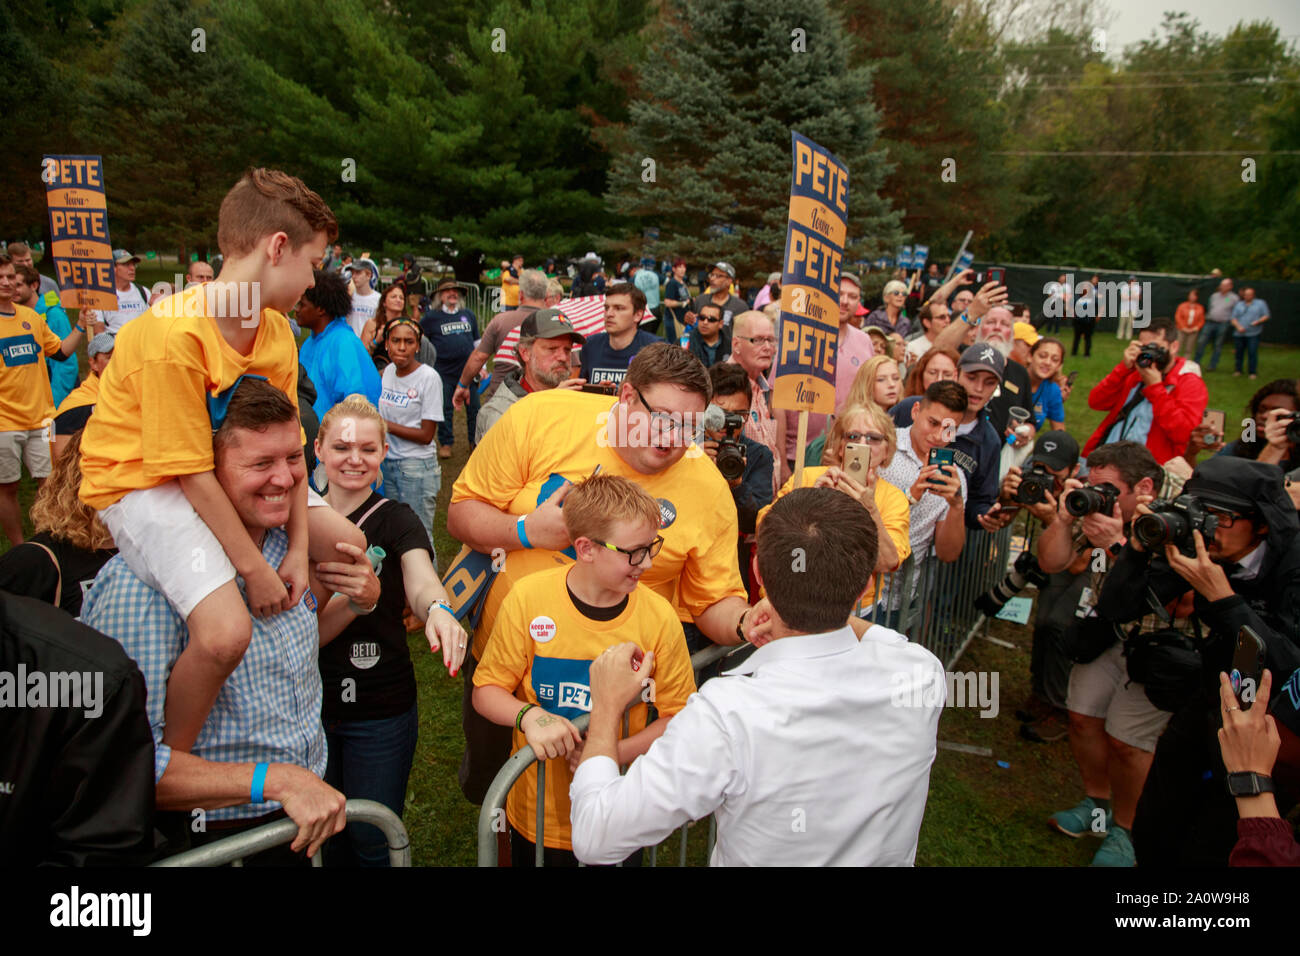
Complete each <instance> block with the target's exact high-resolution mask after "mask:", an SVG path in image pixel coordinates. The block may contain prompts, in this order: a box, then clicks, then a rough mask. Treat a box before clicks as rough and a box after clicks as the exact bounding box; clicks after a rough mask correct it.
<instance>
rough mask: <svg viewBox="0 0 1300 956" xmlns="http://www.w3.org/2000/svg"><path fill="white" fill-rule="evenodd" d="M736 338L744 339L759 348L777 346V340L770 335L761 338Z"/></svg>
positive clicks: (743, 336) (745, 336)
mask: <svg viewBox="0 0 1300 956" xmlns="http://www.w3.org/2000/svg"><path fill="white" fill-rule="evenodd" d="M736 338H738V339H744V340H745V341H746V342H753V343H754V344H755V345H757V346H759V347H760V348H761V347H762V346H764V345H770V346H775V345H776V339H775V338H773V337H772V336H770V335H762V336H759V337H758V338H753V337H752V336H748V335H737V336H736Z"/></svg>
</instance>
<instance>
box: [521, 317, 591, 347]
mask: <svg viewBox="0 0 1300 956" xmlns="http://www.w3.org/2000/svg"><path fill="white" fill-rule="evenodd" d="M566 335H567V336H568V337H569V338H571V339H573V340H574V342H575V343H576V344H578V345H581V344H582V343H583V342H585V341H587V338H586V336H584V335H583V334H582V333H580V332H578V331H577V330H576V329H575V328H574V327H573V323H572V322H570V321H569V318H568V316H566V315H565V314H564V313H563V312H561V311H560V310H559V309H538V310H537V311H536V312H534V313H533V314H532V315H530V316H528V318H526V319H524V321H523V322H522V323H521V324H520V326H519V337H520V338H522V339H558V338H563V337H564V336H566Z"/></svg>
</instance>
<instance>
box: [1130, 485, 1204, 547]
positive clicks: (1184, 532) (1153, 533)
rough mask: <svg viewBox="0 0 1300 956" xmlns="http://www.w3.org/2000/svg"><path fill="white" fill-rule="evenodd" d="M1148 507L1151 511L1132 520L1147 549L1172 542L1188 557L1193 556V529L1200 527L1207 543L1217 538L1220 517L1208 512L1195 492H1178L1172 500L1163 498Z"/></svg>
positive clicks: (1134, 529)
mask: <svg viewBox="0 0 1300 956" xmlns="http://www.w3.org/2000/svg"><path fill="white" fill-rule="evenodd" d="M1148 507H1150V509H1151V513H1150V514H1144V515H1139V516H1138V517H1137V519H1136V520H1135V521H1134V522H1133V537H1135V538H1137V539H1138V541H1140V542H1141V543H1142V547H1144V548H1146V549H1147V550H1148V551H1155V552H1157V553H1159V552H1160V551H1162V550H1163V549H1164V546H1165V545H1166V544H1172V545H1173V546H1174V547H1176V548H1177V549H1178V550H1179V551H1181V552H1182V553H1183V554H1185V555H1187V557H1189V558H1194V557H1196V539H1195V538H1193V537H1192V532H1193V531H1199V532H1200V533H1201V536H1202V537H1203V538H1204V539H1205V543H1206V544H1209V543H1210V542H1211V541H1213V540H1214V529H1215V528H1217V527H1218V526H1219V519H1218V518H1216V517H1215V516H1214V515H1212V514H1210V513H1209V512H1207V511H1206V510H1205V505H1203V504H1201V499H1199V498H1197V497H1196V496H1195V495H1179V496H1178V497H1177V498H1174V499H1173V500H1172V501H1170V500H1168V499H1160V500H1158V501H1153V502H1151V504H1150V505H1149V506H1148Z"/></svg>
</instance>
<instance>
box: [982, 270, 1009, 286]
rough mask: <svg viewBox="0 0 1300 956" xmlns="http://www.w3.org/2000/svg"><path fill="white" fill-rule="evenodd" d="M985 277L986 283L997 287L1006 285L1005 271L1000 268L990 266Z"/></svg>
mask: <svg viewBox="0 0 1300 956" xmlns="http://www.w3.org/2000/svg"><path fill="white" fill-rule="evenodd" d="M985 275H986V277H987V278H986V279H985V281H986V282H996V283H997V284H998V285H1006V284H1007V270H1006V269H1004V268H1003V267H1002V266H990V267H989V271H988V272H987V273H985Z"/></svg>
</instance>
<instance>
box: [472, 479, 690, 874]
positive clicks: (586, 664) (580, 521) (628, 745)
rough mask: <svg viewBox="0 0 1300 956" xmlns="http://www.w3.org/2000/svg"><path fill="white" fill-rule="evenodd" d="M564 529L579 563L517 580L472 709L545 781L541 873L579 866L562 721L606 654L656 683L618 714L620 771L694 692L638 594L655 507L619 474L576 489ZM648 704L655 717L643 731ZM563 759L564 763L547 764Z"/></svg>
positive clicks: (585, 695) (569, 732)
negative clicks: (622, 724) (538, 763)
mask: <svg viewBox="0 0 1300 956" xmlns="http://www.w3.org/2000/svg"><path fill="white" fill-rule="evenodd" d="M564 524H565V527H566V528H567V530H568V533H569V536H570V537H571V538H572V540H573V549H574V552H575V554H576V556H577V560H576V562H575V563H574V564H572V565H567V566H562V567H557V568H553V569H551V570H547V571H539V572H537V573H536V574H532V575H529V576H528V577H526V578H524V579H523V580H521V581H519V582H518V583H517V584H515V586H514V587H513V588H512V589H511V591H510V593H509V595H508V596H507V597H506V599H505V602H504V604H502V606H501V611H500V613H499V614H498V616H497V619H496V624H495V627H494V628H493V631H492V638H491V640H489V641H488V645H487V652H486V654H485V656H484V657H483V660H482V662H481V663H480V664H479V665H478V668H477V670H476V671H475V672H474V707H475V709H476V710H477V711H478V712H479V713H480V714H482V715H483V716H484V717H486V718H487V719H488V720H491V721H492V722H494V723H497V724H501V725H503V726H513V727H514V728H515V731H514V748H515V749H516V750H518V749H520V748H522V747H523V746H524V745H525V744H527V745H530V746H532V748H533V751H534V752H535V753H536V754H537V758H538V759H539V760H550V761H552V762H551V763H550V764H548V766H547V768H546V770H547V773H546V794H545V797H546V816H545V823H544V830H543V833H542V835H541V841H542V843H543V845H544V847H545V848H546V851H547V852H546V863H547V865H548V866H554V865H569V866H574V865H576V864H577V861H576V858H575V857H573V854H572V843H571V841H570V837H569V783H570V781H571V780H572V778H573V768H574V767H576V766H577V764H578V761H580V760H581V759H582V736H581V734H580V733H579V732H578V730H577V729H576V728H575V727H574V726H573V724H572V723H571V721H572V720H573V719H575V718H576V717H578V716H579V715H580V714H583V713H588V712H589V711H590V710H591V694H590V690H589V688H588V683H587V681H588V678H587V673H588V670H589V669H590V667H591V662H592V661H593V660H594V659H595V658H596V657H597V656H598V655H600V654H602V653H604V652H605V650H607V649H608V648H610V647H612V646H614V645H616V644H619V643H622V642H623V641H633V642H635V643H636V644H637V645H638V646H639V647H640V649H641V652H642V653H643V654H644V660H643V662H642V663H643V666H644V669H645V672H646V674H647V676H648V675H649V674H651V673H653V674H654V680H653V682H651V683H649V684H648V685H647V689H646V692H645V693H644V694H643V695H642V700H641V701H639V702H638V703H637V704H636V705H635V706H634V707H632V708H631V710H629V711H628V715H627V733H628V736H627V737H626V739H624V740H622V741H620V742H619V744H618V759H619V762H620V763H624V764H626V763H631V762H632V761H633V760H634V759H636V758H637V757H639V756H640V755H641V754H643V753H645V752H646V751H647V750H649V749H650V744H651V743H653V742H654V741H655V740H657V739H658V738H659V737H660V736H661V735H662V734H663V732H664V730H665V729H666V728H667V726H668V721H669V719H670V718H671V717H672V716H673V715H674V714H676V713H677V712H678V711H680V710H681V709H682V708H683V707H685V706H686V699H687V698H688V697H690V695H691V694H693V693H695V678H694V674H693V672H692V670H691V660H690V655H689V653H688V652H687V649H686V642H685V640H683V638H682V629H681V625H680V623H679V622H678V619H677V613H676V612H675V611H674V609H673V607H672V605H671V604H669V603H668V602H667V601H666V600H665V599H664V598H662V597H660V596H659V595H658V594H656V593H655V592H654V591H652V590H650V589H649V588H648V587H644V586H642V585H641V584H640V583H639V580H640V577H641V575H642V574H643V573H644V572H646V571H648V570H649V569H650V567H651V565H652V564H653V562H654V556H655V555H656V554H658V553H659V549H660V548H661V547H662V546H663V540H664V539H663V537H662V536H661V535H660V534H659V525H660V511H659V503H658V502H657V501H655V499H654V498H652V497H651V496H650V495H649V494H647V493H646V492H645V491H644V490H642V489H641V488H640V487H638V486H637V485H636V484H634V483H633V482H631V481H629V480H628V479H626V478H622V477H620V476H618V475H594V476H592V477H591V478H587V479H586V480H584V481H582V482H579V483H578V484H576V485H574V487H573V489H572V490H571V491H570V492H569V494H568V497H567V498H566V499H565V502H564ZM649 703H653V704H654V705H655V709H656V710H657V712H658V718H657V719H655V720H654V721H650V719H649V718H650V715H649V706H648V704H649ZM559 757H567V758H568V759H567V761H558V760H556V759H555V758H559ZM536 797H537V770H536V767H532V768H530V769H529V771H528V773H527V774H525V775H524V776H523V777H522V778H521V779H520V780H519V782H518V783H517V784H516V785H515V787H514V788H513V789H512V790H511V791H510V796H509V798H508V799H507V803H506V817H507V819H508V820H509V822H510V826H511V830H512V833H511V843H512V857H513V862H514V865H516V866H531V865H532V864H533V859H534V855H535V852H536V844H537V841H538V834H537V830H536V824H535V821H536V809H535V804H536Z"/></svg>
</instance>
